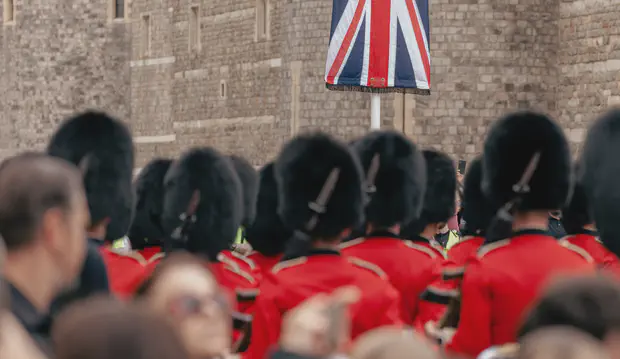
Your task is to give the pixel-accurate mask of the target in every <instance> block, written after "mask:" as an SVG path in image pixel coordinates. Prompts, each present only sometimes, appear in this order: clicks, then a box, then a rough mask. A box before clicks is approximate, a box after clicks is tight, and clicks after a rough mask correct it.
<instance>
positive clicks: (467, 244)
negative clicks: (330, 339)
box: [448, 236, 484, 267]
mask: <svg viewBox="0 0 620 359" xmlns="http://www.w3.org/2000/svg"><path fill="white" fill-rule="evenodd" d="M483 243H484V237H475V236H467V237H463V238H461V240H460V241H458V242H457V243H456V244H455V245H453V246H452V248H450V250H448V259H450V262H451V266H456V267H462V266H464V265H465V262H466V261H467V259H469V257H471V256H474V255H476V251H478V248H480V246H482V244H483Z"/></svg>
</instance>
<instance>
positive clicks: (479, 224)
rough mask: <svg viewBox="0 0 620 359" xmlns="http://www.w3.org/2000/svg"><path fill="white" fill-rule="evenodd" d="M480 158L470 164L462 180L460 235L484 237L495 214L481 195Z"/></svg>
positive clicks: (493, 209) (494, 210)
mask: <svg viewBox="0 0 620 359" xmlns="http://www.w3.org/2000/svg"><path fill="white" fill-rule="evenodd" d="M481 183H482V158H481V157H476V158H475V159H474V160H473V161H471V162H470V164H469V168H468V169H467V173H466V174H465V178H464V179H463V201H462V202H461V208H462V210H461V220H462V222H463V223H462V226H461V234H462V235H464V236H467V235H471V236H474V235H475V236H484V234H485V232H486V230H487V228H489V225H490V224H491V220H492V219H493V217H494V216H495V213H496V212H497V208H494V207H493V206H492V205H491V204H490V203H489V201H488V200H487V199H486V198H485V197H484V195H483V194H482V188H481Z"/></svg>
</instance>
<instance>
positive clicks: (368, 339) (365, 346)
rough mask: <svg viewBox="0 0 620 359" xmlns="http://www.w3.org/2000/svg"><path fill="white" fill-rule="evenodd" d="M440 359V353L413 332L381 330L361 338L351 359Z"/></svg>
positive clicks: (354, 347) (354, 346) (352, 352)
mask: <svg viewBox="0 0 620 359" xmlns="http://www.w3.org/2000/svg"><path fill="white" fill-rule="evenodd" d="M412 358H413V359H438V358H440V356H439V354H438V352H437V351H436V350H435V349H433V348H432V347H431V345H430V344H429V343H427V342H426V340H425V339H424V338H422V337H421V336H419V335H418V334H416V333H415V332H414V331H412V330H402V329H397V328H379V329H375V330H372V331H369V332H367V333H366V334H364V335H362V336H360V337H359V338H358V339H357V341H356V342H355V344H354V345H353V350H352V351H351V359H412Z"/></svg>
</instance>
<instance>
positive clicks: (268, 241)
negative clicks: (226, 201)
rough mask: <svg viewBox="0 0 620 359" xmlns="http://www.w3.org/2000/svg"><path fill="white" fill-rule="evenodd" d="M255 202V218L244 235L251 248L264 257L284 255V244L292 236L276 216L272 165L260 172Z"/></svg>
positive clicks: (276, 205) (276, 202)
mask: <svg viewBox="0 0 620 359" xmlns="http://www.w3.org/2000/svg"><path fill="white" fill-rule="evenodd" d="M258 188H259V189H258V200H257V202H256V217H255V218H254V222H253V223H252V225H251V226H249V227H247V228H246V230H245V234H246V237H247V240H248V242H249V243H250V245H252V248H253V249H254V250H256V251H257V252H259V253H261V254H263V255H265V256H274V255H277V254H281V253H284V250H285V248H286V243H287V242H288V240H289V239H290V238H291V236H292V235H293V232H292V231H291V230H289V229H287V228H286V227H285V226H284V224H283V223H282V220H281V219H280V216H278V186H277V183H276V179H275V177H274V173H273V163H269V164H267V165H266V166H265V167H263V168H262V169H261V171H260V182H259V187H258Z"/></svg>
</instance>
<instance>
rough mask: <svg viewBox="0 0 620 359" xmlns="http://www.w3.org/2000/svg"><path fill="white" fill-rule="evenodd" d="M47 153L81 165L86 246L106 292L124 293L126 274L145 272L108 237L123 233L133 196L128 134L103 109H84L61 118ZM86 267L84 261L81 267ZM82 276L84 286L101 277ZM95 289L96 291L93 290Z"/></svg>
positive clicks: (131, 159)
mask: <svg viewBox="0 0 620 359" xmlns="http://www.w3.org/2000/svg"><path fill="white" fill-rule="evenodd" d="M47 152H48V153H49V154H50V155H52V156H55V157H60V158H63V159H65V160H67V161H69V162H71V163H74V164H76V165H77V166H79V167H80V169H81V170H82V172H83V173H84V188H85V189H86V193H87V197H88V198H87V199H88V207H89V210H90V217H91V224H90V227H89V229H88V235H89V246H90V248H92V247H98V248H99V251H100V254H101V256H102V258H103V261H104V262H105V267H106V270H107V276H108V279H109V283H110V290H111V291H112V292H113V293H115V294H118V295H124V294H126V292H127V286H128V285H131V283H127V278H134V277H135V276H136V274H137V273H140V272H141V271H142V270H143V263H142V262H141V261H140V259H139V258H135V257H134V256H133V255H131V254H127V253H123V252H120V251H117V250H114V249H112V248H111V243H112V241H114V240H116V239H120V238H122V237H123V236H125V235H126V234H127V231H128V229H129V226H130V224H131V220H132V214H133V207H134V206H133V200H134V198H133V197H134V195H133V192H132V188H131V180H132V176H133V167H134V147H133V140H132V137H131V132H130V131H129V129H128V128H127V127H126V126H125V125H124V124H123V123H122V122H121V121H119V120H116V119H114V118H111V117H109V116H108V115H106V114H104V113H99V112H86V113H83V114H79V115H77V116H75V117H73V118H71V119H69V120H68V121H67V122H65V123H64V124H63V125H62V126H61V127H60V128H59V129H58V131H57V132H56V133H55V134H54V136H53V137H52V140H51V141H50V144H49V146H48V150H47ZM88 268H90V265H89V263H88V259H87V261H86V264H85V267H84V270H85V271H87V270H88ZM86 277H87V276H84V275H83V276H82V279H81V283H80V286H82V288H81V289H79V290H78V291H81V292H83V294H85V295H86V293H87V292H91V293H89V294H92V291H89V290H84V287H83V286H89V285H92V283H94V282H99V281H101V280H100V279H98V278H93V277H91V278H86ZM95 292H96V291H95Z"/></svg>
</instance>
